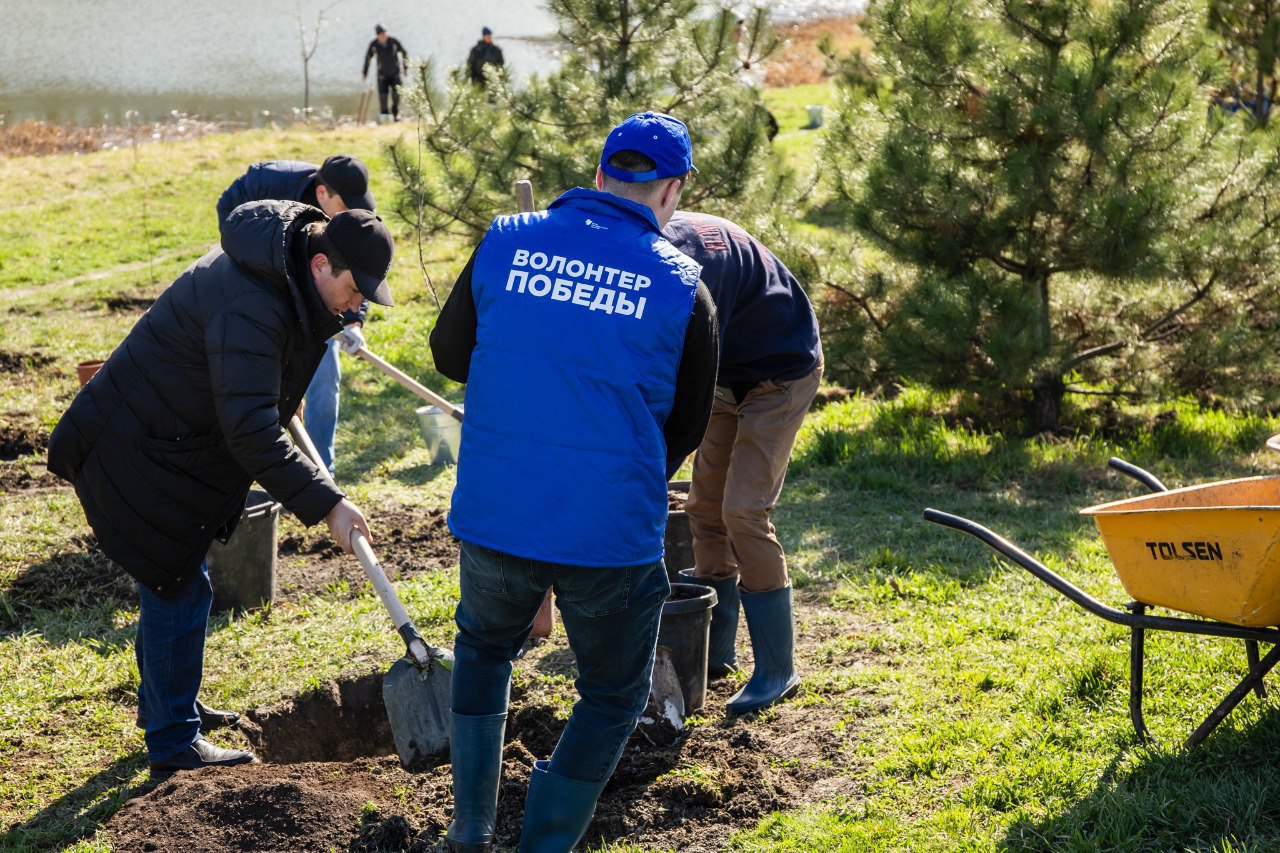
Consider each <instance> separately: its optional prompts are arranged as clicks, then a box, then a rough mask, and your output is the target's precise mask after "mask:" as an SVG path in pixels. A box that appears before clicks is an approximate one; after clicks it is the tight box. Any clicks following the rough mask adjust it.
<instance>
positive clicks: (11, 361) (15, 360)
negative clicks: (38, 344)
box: [0, 351, 57, 374]
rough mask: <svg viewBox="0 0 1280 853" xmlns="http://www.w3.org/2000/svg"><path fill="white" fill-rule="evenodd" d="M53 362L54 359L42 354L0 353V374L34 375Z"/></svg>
mask: <svg viewBox="0 0 1280 853" xmlns="http://www.w3.org/2000/svg"><path fill="white" fill-rule="evenodd" d="M55 361H57V359H56V358H54V357H53V356H51V355H45V354H44V353H42V352H6V351H0V373H12V374H23V373H29V374H35V373H36V372H38V371H42V370H44V369H45V368H47V367H48V366H49V365H51V364H53V363H54V362H55Z"/></svg>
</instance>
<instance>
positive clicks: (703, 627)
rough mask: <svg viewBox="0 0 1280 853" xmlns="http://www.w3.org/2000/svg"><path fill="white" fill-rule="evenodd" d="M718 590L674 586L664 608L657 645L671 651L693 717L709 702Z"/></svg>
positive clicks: (681, 688)
mask: <svg viewBox="0 0 1280 853" xmlns="http://www.w3.org/2000/svg"><path fill="white" fill-rule="evenodd" d="M715 603H716V591H715V590H714V589H712V588H711V587H709V586H702V585H701V584H696V583H673V584H672V585H671V595H670V596H669V597H668V598H667V601H666V603H665V604H663V605H662V621H661V622H660V623H659V626H658V645H660V646H666V647H667V648H668V649H670V650H671V662H672V663H673V664H675V667H676V677H677V678H678V679H679V681H680V692H681V693H682V694H684V712H685V714H692V713H693V712H694V711H697V710H698V709H700V708H701V707H702V706H703V704H705V703H706V701H707V649H708V647H709V645H710V640H711V608H712V607H714V606H715Z"/></svg>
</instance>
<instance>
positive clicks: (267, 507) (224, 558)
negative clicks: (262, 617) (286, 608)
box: [209, 489, 280, 613]
mask: <svg viewBox="0 0 1280 853" xmlns="http://www.w3.org/2000/svg"><path fill="white" fill-rule="evenodd" d="M279 522H280V504H278V503H276V502H275V501H273V500H272V499H271V496H270V495H268V494H267V493H266V492H264V491H262V490H261V489H250V490H249V496H248V497H247V498H245V501H244V511H243V512H242V513H241V514H240V524H239V525H237V527H236V529H235V532H234V533H232V534H231V538H230V539H228V540H227V544H225V545H223V544H222V543H221V542H218V541H216V540H215V541H214V543H213V546H212V547H210V548H209V581H210V584H211V585H212V586H213V612H215V613H224V612H226V611H228V610H254V609H256V608H259V607H265V606H266V605H268V604H270V603H271V602H272V601H274V600H275V597H276V528H277V526H278V525H279Z"/></svg>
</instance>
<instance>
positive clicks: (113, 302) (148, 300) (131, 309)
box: [102, 293, 156, 314]
mask: <svg viewBox="0 0 1280 853" xmlns="http://www.w3.org/2000/svg"><path fill="white" fill-rule="evenodd" d="M155 301H156V298H155V297H154V296H132V295H129V294H127V293H120V294H116V295H115V296H108V297H107V298H105V299H103V300H102V305H103V307H105V308H106V309H107V310H108V311H111V312H112V313H115V314H142V313H144V312H146V310H147V309H148V308H150V307H151V306H152V305H153V304H154V303H155Z"/></svg>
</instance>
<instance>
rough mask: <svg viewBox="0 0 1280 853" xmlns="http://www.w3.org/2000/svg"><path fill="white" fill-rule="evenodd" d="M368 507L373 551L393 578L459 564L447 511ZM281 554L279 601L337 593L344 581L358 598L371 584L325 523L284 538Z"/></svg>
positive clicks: (352, 595)
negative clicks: (327, 591)
mask: <svg viewBox="0 0 1280 853" xmlns="http://www.w3.org/2000/svg"><path fill="white" fill-rule="evenodd" d="M365 509H366V511H367V512H368V516H369V525H370V527H371V528H372V530H373V536H374V541H373V549H374V551H375V552H376V553H377V555H378V559H379V560H380V561H381V563H382V567H383V569H385V570H386V572H387V575H388V577H390V578H391V579H392V580H397V579H398V578H404V577H409V576H412V575H415V574H418V573H420V572H429V571H438V570H439V569H447V568H449V567H451V566H456V565H457V564H458V540H457V539H454V538H453V534H452V533H450V532H449V528H448V526H447V525H446V524H445V510H444V509H442V508H440V507H415V506H405V505H401V504H389V505H385V506H380V507H372V508H369V507H366V508H365ZM370 510H371V511H370ZM279 552H280V565H279V567H278V569H277V587H278V588H277V600H281V601H294V600H297V599H299V598H302V597H303V596H305V595H308V594H311V593H315V592H319V591H321V590H325V589H328V590H330V591H332V590H334V589H336V588H337V587H338V585H339V584H340V583H341V582H343V581H345V582H346V584H347V594H348V595H349V596H351V597H354V596H356V595H358V594H359V593H360V591H361V590H362V589H363V588H364V586H365V583H366V578H365V574H364V570H363V569H361V568H360V564H359V562H357V561H356V558H355V557H352V556H349V555H346V554H343V553H342V549H341V548H339V547H338V546H337V545H336V544H334V542H333V540H332V539H330V538H329V531H328V530H327V529H326V528H325V527H324V526H323V525H317V526H315V527H312V528H311V529H309V530H306V531H303V532H301V533H292V534H289V535H287V536H285V537H283V538H282V539H281V540H280V547H279Z"/></svg>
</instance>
